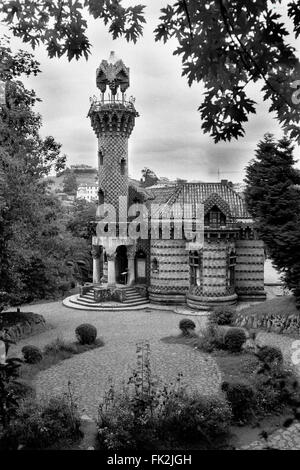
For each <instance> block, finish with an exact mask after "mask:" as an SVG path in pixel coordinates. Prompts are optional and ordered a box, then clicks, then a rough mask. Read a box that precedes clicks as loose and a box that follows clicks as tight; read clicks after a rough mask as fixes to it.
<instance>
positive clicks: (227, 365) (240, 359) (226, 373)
mask: <svg viewBox="0 0 300 470" xmlns="http://www.w3.org/2000/svg"><path fill="white" fill-rule="evenodd" d="M212 355H213V357H214V359H215V360H216V362H217V364H218V366H219V369H220V370H221V372H222V380H223V381H226V382H244V383H245V382H248V381H249V377H250V376H251V375H252V374H253V372H254V371H255V370H256V369H257V367H258V365H259V360H258V359H257V357H256V356H255V355H254V354H252V353H249V352H246V351H243V352H241V353H236V354H232V353H228V352H227V351H215V352H214V353H213V354H212Z"/></svg>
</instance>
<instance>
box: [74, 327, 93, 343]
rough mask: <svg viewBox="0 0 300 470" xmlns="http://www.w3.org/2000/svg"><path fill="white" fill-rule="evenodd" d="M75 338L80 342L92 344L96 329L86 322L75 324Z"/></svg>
mask: <svg viewBox="0 0 300 470" xmlns="http://www.w3.org/2000/svg"><path fill="white" fill-rule="evenodd" d="M75 334H76V338H77V340H78V341H79V343H80V344H93V343H94V342H95V341H96V338H97V329H96V328H95V327H94V326H93V325H90V324H88V323H84V324H83V325H79V326H77V328H76V330H75Z"/></svg>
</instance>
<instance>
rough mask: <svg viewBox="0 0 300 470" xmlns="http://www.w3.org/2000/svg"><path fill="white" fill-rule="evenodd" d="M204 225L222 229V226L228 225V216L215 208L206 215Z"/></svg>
mask: <svg viewBox="0 0 300 470" xmlns="http://www.w3.org/2000/svg"><path fill="white" fill-rule="evenodd" d="M204 224H205V225H207V226H210V227H220V225H226V216H225V215H224V214H223V212H221V211H220V209H219V208H218V207H217V206H214V207H213V208H212V209H211V210H210V212H208V214H206V215H205V219H204Z"/></svg>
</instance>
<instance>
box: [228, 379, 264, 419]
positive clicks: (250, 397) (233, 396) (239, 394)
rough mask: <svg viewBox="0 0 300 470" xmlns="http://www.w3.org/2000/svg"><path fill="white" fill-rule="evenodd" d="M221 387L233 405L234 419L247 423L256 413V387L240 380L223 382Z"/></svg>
mask: <svg viewBox="0 0 300 470" xmlns="http://www.w3.org/2000/svg"><path fill="white" fill-rule="evenodd" d="M221 388H222V390H223V392H225V394H226V398H227V400H228V402H229V403H230V405H231V409H232V414H233V419H234V421H236V422H237V423H246V422H247V421H248V420H249V418H250V417H252V416H253V415H254V410H255V407H256V397H255V392H254V388H253V387H252V386H251V385H249V384H246V383H238V382H223V383H222V385H221Z"/></svg>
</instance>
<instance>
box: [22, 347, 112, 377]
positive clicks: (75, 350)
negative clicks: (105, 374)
mask: <svg viewBox="0 0 300 470" xmlns="http://www.w3.org/2000/svg"><path fill="white" fill-rule="evenodd" d="M102 346H104V342H103V340H102V339H101V338H97V339H96V341H95V342H94V343H93V344H80V343H77V342H73V343H67V342H65V341H64V340H63V339H61V338H57V339H56V340H55V341H53V342H52V343H50V344H47V345H46V346H45V347H44V350H43V359H42V360H41V361H40V362H38V363H37V364H26V363H24V364H22V366H21V367H20V377H21V378H22V379H23V380H25V381H31V380H32V379H33V378H34V377H35V376H36V375H37V374H38V373H39V372H41V371H43V370H46V369H49V368H50V367H52V366H54V365H56V364H58V363H59V362H62V361H64V360H66V359H70V358H71V357H73V356H74V355H76V354H82V353H84V352H87V351H91V350H92V349H96V348H101V347H102Z"/></svg>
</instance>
